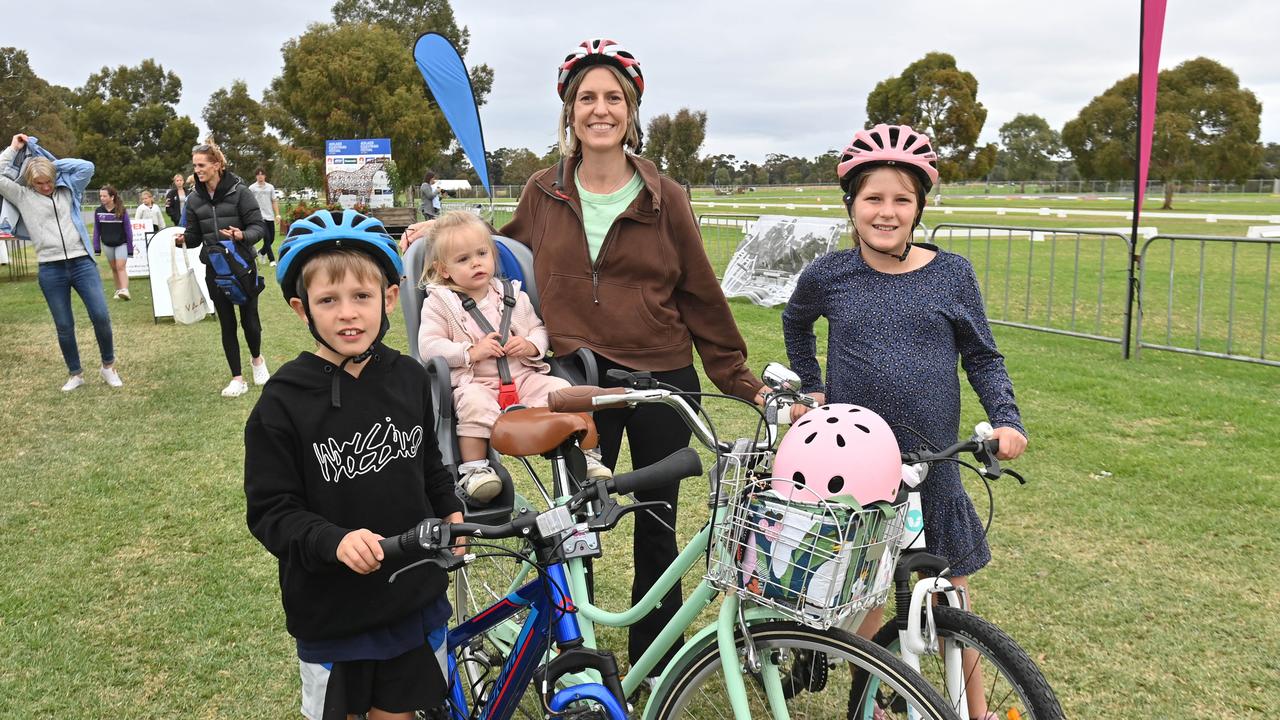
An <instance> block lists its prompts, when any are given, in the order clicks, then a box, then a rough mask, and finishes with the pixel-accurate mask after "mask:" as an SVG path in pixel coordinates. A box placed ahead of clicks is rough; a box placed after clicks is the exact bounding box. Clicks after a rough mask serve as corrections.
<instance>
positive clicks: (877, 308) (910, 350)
mask: <svg viewBox="0 0 1280 720" xmlns="http://www.w3.org/2000/svg"><path fill="white" fill-rule="evenodd" d="M921 247H923V248H926V249H929V250H935V251H937V252H938V255H937V256H936V257H935V258H933V260H931V261H930V262H929V263H928V264H927V265H925V266H924V267H922V268H919V269H917V270H913V271H911V272H907V273H902V274H899V275H891V274H886V273H882V272H880V271H878V270H875V269H873V268H872V267H870V266H869V265H867V263H866V262H865V261H864V260H863V258H862V255H861V253H860V252H859V250H858V249H856V248H855V249H853V250H843V251H839V252H833V253H830V254H828V255H824V256H822V257H820V258H818V259H816V260H814V261H813V263H812V264H810V265H809V267H808V268H806V269H805V271H804V272H803V273H801V275H800V278H799V280H798V281H797V283H796V289H795V292H794V293H793V294H792V296H791V299H790V301H789V302H788V303H787V308H786V310H785V311H783V313H782V333H783V337H784V339H785V340H786V344H787V356H788V358H789V359H790V361H791V366H792V369H794V370H795V371H796V372H797V373H798V374H799V375H800V378H801V379H802V380H803V382H804V387H803V390H804V391H806V392H813V391H815V390H818V391H825V392H826V396H827V402H833V403H854V404H857V405H862V406H864V407H867V408H870V409H872V410H874V411H876V412H877V413H879V414H880V415H881V416H882V417H884V419H885V420H886V421H888V422H889V424H890V425H895V426H897V425H906V426H908V427H911V428H914V429H915V430H916V431H918V432H919V433H920V434H921V435H923V436H924V438H925V440H927V441H928V444H929V445H932V446H933V447H934V448H937V449H941V448H945V447H947V446H949V445H952V444H954V443H955V442H956V439H957V432H958V429H959V425H960V379H959V377H958V374H957V372H956V360H957V358H958V359H959V361H960V364H961V366H962V367H963V368H964V371H965V373H966V374H967V375H968V378H969V384H970V385H971V386H973V389H974V391H975V392H976V393H977V395H978V398H979V399H980V400H981V401H982V406H983V407H984V408H985V409H986V411H987V417H988V418H990V420H991V424H992V425H994V426H996V427H1000V426H1009V427H1013V428H1016V429H1017V430H1018V431H1019V432H1021V433H1022V434H1023V435H1026V430H1024V429H1023V427H1022V419H1021V416H1020V415H1019V413H1018V406H1017V405H1016V404H1015V402H1014V398H1013V384H1012V383H1011V382H1010V381H1009V374H1008V372H1006V371H1005V366H1004V356H1002V355H1001V354H1000V352H999V351H998V350H997V349H996V343H995V339H994V338H993V337H992V336H991V328H990V327H989V326H988V324H987V316H986V312H985V310H984V309H983V302H982V294H981V292H980V291H979V289H978V279H977V276H976V275H975V274H974V272H973V267H972V266H971V265H970V264H969V261H968V260H966V259H965V258H963V257H961V256H960V255H956V254H953V253H949V252H944V251H941V250H938V248H936V247H934V246H932V245H925V244H917V248H921ZM819 317H825V318H826V319H827V323H828V328H829V334H828V339H827V379H826V382H825V383H824V382H823V380H822V369H821V368H820V367H819V366H818V361H817V358H816V351H817V347H816V337H815V336H814V334H813V324H814V322H815V321H816V320H817V319H818V318H819ZM894 433H895V434H896V435H897V438H898V445H899V446H900V447H901V448H902V449H903V450H914V449H917V448H921V447H925V441H924V440H921V438H920V437H918V436H916V435H915V434H913V433H911V432H910V431H904V430H902V429H901V428H899V427H895V428H894ZM922 501H923V505H924V517H925V536H926V540H927V543H928V549H929V552H931V553H934V554H936V555H940V556H942V557H944V558H946V559H947V560H948V561H949V562H950V563H951V569H952V571H953V574H955V575H970V574H972V573H974V572H976V571H977V570H979V569H980V568H982V567H983V566H985V565H986V564H987V563H988V562H989V561H990V560H991V550H990V548H988V547H987V542H986V538H985V537H984V534H983V527H982V521H981V520H980V519H979V518H978V514H977V512H976V511H975V510H974V507H973V502H972V501H971V500H970V499H969V496H968V495H967V494H966V493H965V490H964V486H963V485H962V484H961V482H960V472H959V468H958V467H957V466H956V465H955V464H952V463H937V464H935V465H934V466H933V469H932V470H930V472H929V476H928V478H927V479H926V480H925V483H924V485H923V492H922Z"/></svg>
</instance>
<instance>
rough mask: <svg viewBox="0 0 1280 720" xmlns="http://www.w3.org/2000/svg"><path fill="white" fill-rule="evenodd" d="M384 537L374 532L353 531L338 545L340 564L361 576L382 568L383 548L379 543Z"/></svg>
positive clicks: (361, 529) (362, 529)
mask: <svg viewBox="0 0 1280 720" xmlns="http://www.w3.org/2000/svg"><path fill="white" fill-rule="evenodd" d="M381 539H382V536H381V535H379V534H378V533H376V532H373V531H372V530H366V529H364V528H360V529H359V530H352V531H351V532H349V533H347V534H346V536H344V537H343V538H342V542H340V543H338V562H340V563H342V564H343V565H346V566H347V567H349V568H351V569H352V570H353V571H355V572H358V573H360V574H361V575H368V574H369V573H371V572H373V571H374V570H377V569H378V568H380V567H382V548H381V547H380V546H379V545H378V541H379V540H381Z"/></svg>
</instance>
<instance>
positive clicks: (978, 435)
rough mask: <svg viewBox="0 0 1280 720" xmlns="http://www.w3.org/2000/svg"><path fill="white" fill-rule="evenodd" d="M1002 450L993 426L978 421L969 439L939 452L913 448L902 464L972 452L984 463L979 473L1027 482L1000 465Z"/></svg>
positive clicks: (950, 458) (949, 458) (994, 477)
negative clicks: (993, 431)
mask: <svg viewBox="0 0 1280 720" xmlns="http://www.w3.org/2000/svg"><path fill="white" fill-rule="evenodd" d="M999 451H1000V441H999V440H997V439H995V438H993V437H991V426H990V425H989V424H987V423H985V422H983V423H978V425H977V426H975V427H974V429H973V436H972V437H970V438H969V439H968V440H962V441H960V442H958V443H956V444H955V445H952V446H951V447H949V448H947V449H945V450H941V451H939V452H929V451H925V450H911V451H908V452H904V453H902V464H904V465H916V464H919V463H926V464H927V463H933V462H937V461H939V460H954V459H955V458H956V457H957V456H958V455H960V454H961V453H971V454H972V455H973V457H974V459H975V460H977V461H978V462H980V463H982V469H981V470H980V471H979V473H980V474H981V475H982V476H983V477H984V478H987V479H988V480H995V479H996V478H998V477H1000V476H1001V475H1010V476H1012V477H1014V478H1016V479H1017V480H1018V482H1019V483H1021V484H1024V485H1025V484H1026V482H1027V481H1026V479H1025V478H1023V477H1022V476H1021V475H1019V474H1018V473H1017V472H1015V471H1013V470H1009V469H1006V468H1001V467H1000V460H998V459H997V458H996V453H998V452H999Z"/></svg>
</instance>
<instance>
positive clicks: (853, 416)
mask: <svg viewBox="0 0 1280 720" xmlns="http://www.w3.org/2000/svg"><path fill="white" fill-rule="evenodd" d="M773 475H774V480H773V489H774V490H776V491H777V492H778V493H779V494H781V495H784V496H786V497H789V498H791V499H793V500H797V501H800V502H814V501H816V500H825V499H827V498H831V497H835V496H836V495H852V496H853V497H854V498H855V499H856V500H857V501H858V504H859V505H869V504H871V503H875V502H880V501H887V502H892V501H893V500H894V499H895V498H896V497H897V496H898V485H899V484H900V483H901V482H902V454H901V452H900V451H899V450H898V441H897V439H896V438H895V437H894V436H893V430H892V429H890V427H889V423H887V422H885V421H884V418H882V417H880V416H879V415H877V414H875V413H874V412H872V411H871V410H868V409H866V408H864V407H859V406H858V405H846V404H843V403H833V404H831V405H823V406H821V407H818V408H815V409H813V410H810V411H809V412H807V413H805V414H804V417H802V418H800V420H799V421H798V422H796V424H795V425H793V426H792V427H791V430H790V431H788V432H787V435H786V437H784V438H782V443H781V444H780V445H778V456H777V458H776V459H775V460H774V463H773Z"/></svg>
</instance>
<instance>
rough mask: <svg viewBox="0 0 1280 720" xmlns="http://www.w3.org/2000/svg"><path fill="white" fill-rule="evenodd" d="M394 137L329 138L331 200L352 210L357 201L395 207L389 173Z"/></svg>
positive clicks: (326, 160)
mask: <svg viewBox="0 0 1280 720" xmlns="http://www.w3.org/2000/svg"><path fill="white" fill-rule="evenodd" d="M390 161H391V139H390V138H376V139H369V140H328V141H326V142H325V149H324V175H325V184H326V185H327V186H328V188H329V197H328V201H329V202H331V203H338V204H339V205H341V206H342V207H344V208H348V209H350V208H351V207H353V206H354V205H355V204H356V203H364V204H365V205H366V206H367V207H369V208H380V207H392V206H393V205H395V195H394V194H393V193H392V191H391V181H390V178H389V177H388V176H387V170H386V164H387V163H388V162H390Z"/></svg>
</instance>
